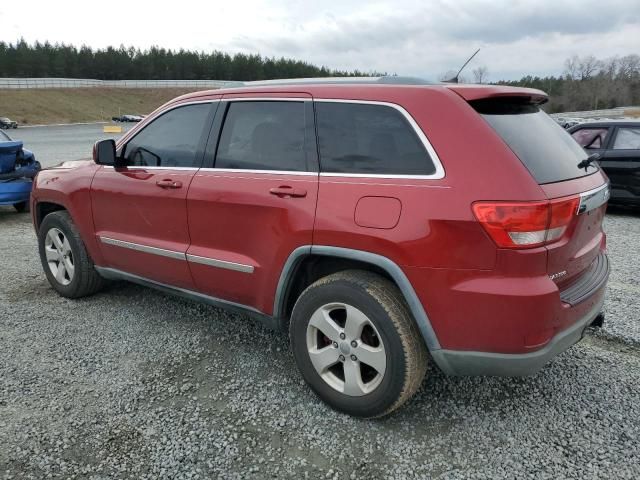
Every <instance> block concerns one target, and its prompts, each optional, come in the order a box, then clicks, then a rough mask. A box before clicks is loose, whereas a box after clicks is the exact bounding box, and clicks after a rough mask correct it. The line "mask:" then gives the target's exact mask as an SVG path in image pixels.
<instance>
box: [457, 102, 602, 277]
mask: <svg viewBox="0 0 640 480" xmlns="http://www.w3.org/2000/svg"><path fill="white" fill-rule="evenodd" d="M542 101H544V98H540V97H532V96H530V95H523V96H516V95H514V96H511V97H500V98H485V99H476V100H471V101H469V103H470V104H471V105H472V106H473V107H474V109H475V110H476V111H477V112H478V113H479V114H480V115H481V116H482V117H483V118H484V119H485V120H486V121H487V122H488V123H489V124H490V125H491V127H493V129H494V130H495V131H496V133H497V134H498V135H499V136H500V137H501V138H502V139H503V140H504V142H505V143H506V144H507V145H508V146H509V147H510V149H511V150H512V151H513V152H514V153H515V154H516V156H517V157H518V158H519V159H520V160H521V161H522V163H523V164H524V166H525V167H526V168H527V169H528V170H529V172H530V173H531V175H532V177H533V178H534V179H535V180H536V182H537V183H538V184H539V185H540V187H541V189H542V190H543V192H544V193H545V194H546V196H547V198H548V199H549V202H548V203H549V205H548V207H547V211H548V218H549V220H548V225H547V228H546V229H545V232H546V233H544V238H543V241H541V242H538V244H537V245H534V243H532V244H531V246H540V245H545V247H546V248H547V251H548V255H547V271H548V274H549V276H550V278H552V279H553V280H554V281H555V282H556V283H557V284H558V286H559V288H560V289H561V290H562V289H563V288H565V287H567V286H569V285H572V284H575V283H576V282H578V281H580V278H579V277H580V276H581V274H583V273H585V274H586V273H587V272H588V271H592V270H593V268H594V264H596V263H598V261H599V260H598V257H599V254H600V252H601V245H603V243H604V238H605V237H604V233H603V231H602V221H603V218H604V213H605V209H606V202H607V200H608V198H609V187H608V184H607V179H606V177H605V176H604V175H603V174H602V173H601V171H600V170H599V167H598V165H597V163H596V162H593V163H590V164H589V165H586V166H585V165H584V164H582V166H580V167H579V166H578V164H580V162H582V161H583V160H586V159H587V154H586V153H585V152H584V150H583V149H582V148H580V146H579V145H578V144H577V143H576V142H575V141H574V140H573V138H571V136H570V135H569V134H568V133H567V132H566V131H565V130H564V129H563V128H562V127H560V126H559V125H558V124H557V123H556V122H555V121H554V120H552V119H551V117H549V116H548V115H547V114H546V113H545V112H544V111H542V109H541V108H540V106H539V104H540V103H541V102H542ZM541 207H543V206H541ZM543 215H547V214H546V213H544V210H543ZM545 218H546V217H545ZM521 235H522V234H521ZM525 245H526V244H525ZM605 261H606V259H605Z"/></svg>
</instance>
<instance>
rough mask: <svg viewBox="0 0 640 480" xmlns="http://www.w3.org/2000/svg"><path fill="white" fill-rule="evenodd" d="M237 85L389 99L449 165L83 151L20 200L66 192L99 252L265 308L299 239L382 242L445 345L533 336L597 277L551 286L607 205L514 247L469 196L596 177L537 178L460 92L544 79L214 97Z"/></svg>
mask: <svg viewBox="0 0 640 480" xmlns="http://www.w3.org/2000/svg"><path fill="white" fill-rule="evenodd" d="M243 95H244V96H250V97H261V98H263V97H294V98H308V99H310V98H314V99H315V98H324V99H351V100H370V101H379V102H389V103H394V104H398V105H401V106H402V107H404V108H405V109H406V110H407V111H408V112H409V114H410V115H411V116H412V117H413V119H415V121H416V122H417V124H418V125H419V127H420V128H421V129H422V130H423V132H425V134H426V136H427V137H428V139H429V141H430V142H431V144H432V145H433V147H434V149H435V150H436V152H437V154H438V156H439V158H440V159H441V161H442V164H443V167H444V170H445V172H446V175H445V177H444V178H442V179H439V180H433V179H431V180H424V179H417V178H384V179H382V178H362V177H357V178H356V177H353V176H349V175H344V176H319V175H317V174H316V175H306V176H304V175H296V174H279V173H248V172H247V173H243V172H228V171H215V169H214V168H205V169H200V170H197V171H181V170H175V171H174V170H163V171H151V170H150V171H145V170H144V169H141V168H137V169H127V168H122V169H114V168H109V167H103V166H98V165H95V164H93V163H90V162H83V163H79V164H77V168H68V166H66V167H61V168H54V169H50V170H46V171H43V172H41V173H40V174H39V176H38V178H37V182H36V185H35V188H34V190H33V196H32V198H33V199H32V202H33V205H32V207H34V208H33V209H32V211H34V212H36V211H37V209H36V208H35V207H36V206H37V204H38V203H39V202H51V203H56V204H59V205H61V206H63V207H64V208H67V209H68V210H69V211H70V213H71V216H72V218H73V219H74V222H75V223H76V224H77V225H78V227H79V228H80V232H81V234H82V237H83V239H84V241H85V243H86V246H87V250H88V251H89V253H90V255H91V257H92V258H93V260H94V262H95V263H96V265H99V266H103V267H111V268H117V269H120V270H124V271H127V272H129V273H133V274H135V275H139V276H142V277H146V278H149V279H151V280H155V281H158V282H161V283H166V284H170V285H174V286H178V287H182V288H186V289H189V290H194V291H197V292H200V293H203V294H206V295H210V296H214V297H217V298H221V299H224V300H228V301H231V302H234V303H239V304H243V305H246V306H248V307H251V308H253V309H256V310H258V311H260V312H262V313H264V314H267V315H270V314H272V313H273V305H274V297H275V295H276V289H277V285H278V280H279V278H280V274H281V272H282V270H283V267H284V265H285V262H286V261H287V259H288V257H289V255H290V254H291V253H292V252H293V250H294V249H296V248H297V247H300V246H307V245H323V246H334V247H344V248H349V249H354V250H362V251H366V252H372V253H376V254H379V255H382V256H384V257H387V258H388V259H390V260H392V261H393V262H394V263H396V264H397V265H398V266H400V268H401V269H402V271H403V272H404V273H405V275H406V276H407V277H408V279H409V280H410V282H411V284H412V286H413V288H414V290H415V291H416V293H417V295H418V297H419V300H420V302H421V303H422V305H423V307H424V309H425V311H426V312H427V314H428V317H429V319H430V320H431V323H432V326H433V329H434V330H435V333H436V335H437V338H438V341H439V343H440V345H441V347H442V348H443V349H450V350H471V351H481V352H502V353H524V352H530V351H533V350H536V349H539V348H541V347H542V346H544V345H545V343H546V342H547V341H548V340H549V339H550V338H551V337H553V336H554V335H555V334H556V333H558V332H559V331H561V330H563V329H565V328H567V327H568V326H570V325H572V324H573V323H574V322H575V321H577V319H579V318H581V317H582V316H583V315H585V313H586V312H587V311H588V310H589V309H590V308H591V307H592V306H593V305H595V304H597V302H598V301H599V300H601V298H602V295H603V294H604V286H603V287H602V288H601V289H599V290H598V291H597V292H596V293H594V294H593V295H592V297H590V298H589V299H588V300H587V301H584V302H582V303H580V304H578V305H576V306H574V307H571V306H569V305H568V304H565V303H563V302H562V301H561V300H560V297H559V289H561V288H562V287H563V285H566V284H569V283H570V282H571V281H573V280H575V279H576V278H578V277H579V275H580V273H581V272H582V271H583V270H584V269H585V268H586V267H587V266H588V265H589V264H590V263H591V262H592V261H593V260H594V258H595V257H596V256H597V255H598V254H599V253H600V252H601V251H603V250H604V249H605V244H606V242H605V235H604V233H603V232H602V228H601V224H602V218H603V216H604V210H605V208H606V207H605V206H602V207H600V208H599V209H597V210H594V211H592V212H590V214H589V215H584V216H578V215H577V216H576V217H575V219H574V220H573V221H572V223H571V225H570V226H569V228H568V230H567V232H566V233H565V234H564V236H563V237H562V239H561V240H560V241H559V242H556V243H554V244H552V245H549V246H543V247H536V248H531V249H524V250H508V249H500V248H497V247H496V244H495V243H494V242H493V241H492V239H491V238H490V237H489V235H488V234H487V233H486V232H485V230H484V229H483V228H482V226H481V225H480V224H479V223H478V221H477V220H476V219H475V217H474V215H473V212H472V209H471V205H472V203H473V202H476V201H479V200H485V201H544V200H547V199H551V198H560V197H565V196H570V195H576V194H580V193H581V192H585V191H588V190H591V189H594V188H596V187H599V186H601V185H602V184H604V183H605V182H606V178H605V177H604V175H603V174H602V173H600V172H597V173H594V174H592V175H589V176H587V177H583V178H581V179H577V180H571V181H565V182H559V183H555V184H549V185H543V186H541V185H538V184H537V183H536V181H535V180H534V178H533V177H532V176H531V174H530V173H529V171H528V170H527V169H526V168H525V167H524V165H523V164H522V163H521V162H520V161H519V159H518V158H517V157H516V156H515V154H514V153H513V152H512V151H511V150H510V149H509V147H508V146H507V145H506V144H505V143H504V141H503V140H502V139H501V138H500V137H499V136H498V135H497V134H496V133H495V131H494V130H493V129H492V128H491V127H490V126H489V124H488V123H486V122H484V121H483V120H482V118H481V117H480V115H479V114H478V113H477V112H476V111H474V109H473V108H471V107H470V106H469V104H468V101H469V100H475V99H479V98H488V97H500V96H514V95H516V96H529V97H532V98H534V99H540V98H544V94H543V93H542V92H539V91H534V90H527V89H517V88H510V87H478V86H475V87H464V86H441V85H438V86H391V85H384V86H371V85H358V86H357V87H355V86H344V85H304V86H293V87H292V86H282V87H260V88H252V89H249V88H246V89H235V90H232V91H229V93H225V98H229V97H230V98H234V97H241V96H243ZM220 97H221V95H220V92H216V91H212V92H200V93H194V94H188V95H186V96H183V97H180V98H178V99H176V100H174V101H172V102H169V104H167V105H165V106H163V107H161V108H160V109H159V110H158V111H156V112H154V114H152V115H150V116H149V117H147V119H145V120H144V121H143V122H141V124H139V125H137V126H136V127H135V128H134V129H133V130H131V131H130V132H129V133H128V134H127V135H125V136H124V137H123V138H122V139H121V140H120V141H119V142H118V148H120V147H121V146H122V145H124V144H125V143H126V142H127V140H128V139H129V138H131V137H132V136H134V135H135V134H136V132H137V131H139V130H140V129H142V128H144V126H145V125H146V124H148V123H149V122H151V121H153V118H154V116H156V115H157V114H158V113H160V112H162V111H163V109H166V108H168V107H170V106H172V105H175V104H176V103H182V102H185V103H189V102H193V101H194V100H207V99H218V98H220ZM209 154H210V153H209V152H208V153H206V154H205V158H204V163H205V166H206V163H207V160H208V155H209ZM209 160H211V161H212V159H209ZM165 179H166V180H174V181H180V182H181V183H182V188H179V189H173V190H166V189H162V188H158V186H157V185H156V182H157V181H158V180H165ZM279 187H292V188H293V189H295V190H296V192H303V193H304V196H297V197H294V196H286V195H284V196H280V195H274V194H273V193H271V192H270V190H271V189H274V188H279ZM34 221H36V222H37V218H36V219H35V220H34ZM98 236H106V237H114V238H117V239H121V240H124V241H129V242H133V243H139V244H144V245H148V246H152V247H157V248H161V249H166V250H170V251H178V252H183V253H185V255H196V256H199V257H207V258H215V259H218V260H221V261H226V262H233V263H239V264H243V265H248V266H251V267H253V273H251V274H248V273H245V272H240V271H232V270H228V269H219V268H215V267H211V266H209V265H203V264H198V263H193V262H185V261H181V260H176V259H172V258H166V257H162V256H157V255H151V254H149V253H145V252H136V251H133V250H127V249H122V248H120V247H117V246H112V245H106V244H104V243H101V242H100V241H98ZM560 271H566V272H567V273H566V275H564V276H563V277H562V278H561V279H559V280H557V283H556V281H554V280H551V279H550V277H549V276H550V275H551V274H554V273H556V272H560Z"/></svg>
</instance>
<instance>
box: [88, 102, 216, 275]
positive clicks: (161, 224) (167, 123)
mask: <svg viewBox="0 0 640 480" xmlns="http://www.w3.org/2000/svg"><path fill="white" fill-rule="evenodd" d="M217 105H218V103H217V102H214V103H212V102H208V103H195V104H190V105H182V106H178V107H171V108H169V109H168V110H167V111H165V112H162V113H160V114H159V115H157V116H156V117H155V118H154V119H153V120H151V122H149V123H148V124H147V125H146V126H144V127H143V128H142V129H141V130H140V131H139V132H138V133H136V134H135V135H134V136H133V137H132V138H130V139H129V140H127V142H126V144H124V145H121V146H119V149H118V150H119V156H120V157H121V158H123V159H124V162H123V163H124V164H125V166H122V167H116V168H113V167H106V166H103V167H100V169H99V170H98V172H97V173H96V175H95V177H94V179H93V182H92V185H91V202H92V208H93V217H94V225H95V231H96V235H97V236H98V243H99V245H100V249H101V251H102V255H103V257H104V260H105V263H106V265H105V266H107V267H111V268H115V269H118V270H122V271H124V272H127V273H131V274H134V275H137V276H141V277H144V278H146V279H151V280H154V281H156V282H160V283H165V284H169V285H173V286H178V287H183V288H193V280H192V278H191V274H190V272H189V267H188V265H187V262H186V256H185V254H186V250H187V248H188V246H189V229H188V226H187V205H186V198H187V191H188V189H189V185H190V184H191V181H192V180H193V177H194V175H195V173H196V171H197V170H198V168H199V167H200V164H201V162H202V156H203V150H204V144H205V142H206V138H207V135H208V133H209V130H210V128H209V127H210V122H211V118H212V114H213V109H214V108H215V107H217Z"/></svg>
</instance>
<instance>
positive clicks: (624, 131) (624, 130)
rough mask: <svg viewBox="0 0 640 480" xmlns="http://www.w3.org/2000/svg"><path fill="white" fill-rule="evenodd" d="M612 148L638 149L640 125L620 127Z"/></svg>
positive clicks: (639, 148)
mask: <svg viewBox="0 0 640 480" xmlns="http://www.w3.org/2000/svg"><path fill="white" fill-rule="evenodd" d="M613 149H614V150H640V127H638V128H630V127H620V128H618V133H617V134H616V140H615V142H613Z"/></svg>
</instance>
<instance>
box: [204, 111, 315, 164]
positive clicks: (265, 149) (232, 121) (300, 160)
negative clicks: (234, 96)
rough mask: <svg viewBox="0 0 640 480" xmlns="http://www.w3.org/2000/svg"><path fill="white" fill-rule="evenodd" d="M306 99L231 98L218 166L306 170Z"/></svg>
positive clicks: (221, 139)
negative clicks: (233, 100) (238, 100)
mask: <svg viewBox="0 0 640 480" xmlns="http://www.w3.org/2000/svg"><path fill="white" fill-rule="evenodd" d="M304 112H305V108H304V102H294V101H286V102H283V101H280V102H279V101H255V102H252V101H248V102H232V103H230V104H229V108H228V110H227V114H226V117H225V120H224V125H223V127H222V133H221V134H220V142H219V144H218V153H217V155H216V163H215V166H216V168H238V169H247V170H286V171H296V172H298V171H307V161H306V155H305V113H304Z"/></svg>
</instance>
